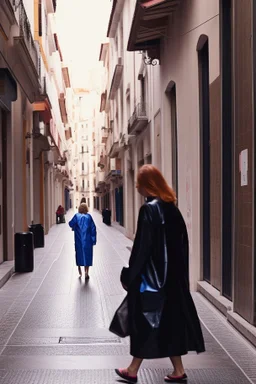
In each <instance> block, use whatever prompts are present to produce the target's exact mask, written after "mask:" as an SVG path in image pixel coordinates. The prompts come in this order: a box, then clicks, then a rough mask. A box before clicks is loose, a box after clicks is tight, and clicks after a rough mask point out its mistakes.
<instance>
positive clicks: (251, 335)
mask: <svg viewBox="0 0 256 384" xmlns="http://www.w3.org/2000/svg"><path fill="white" fill-rule="evenodd" d="M227 319H228V321H229V323H230V324H232V325H233V327H234V328H236V329H237V330H238V331H239V332H240V333H241V334H242V335H243V336H244V337H245V338H246V339H247V340H249V341H250V342H251V343H252V344H253V345H254V346H255V347H256V328H255V327H254V326H253V325H251V324H249V323H248V321H246V320H244V319H243V318H242V317H241V316H239V315H238V314H237V313H234V312H228V315H227Z"/></svg>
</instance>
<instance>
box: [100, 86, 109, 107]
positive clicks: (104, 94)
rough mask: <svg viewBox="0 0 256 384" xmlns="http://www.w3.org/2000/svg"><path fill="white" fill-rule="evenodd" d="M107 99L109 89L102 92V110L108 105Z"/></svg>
mask: <svg viewBox="0 0 256 384" xmlns="http://www.w3.org/2000/svg"><path fill="white" fill-rule="evenodd" d="M106 100H107V91H105V92H104V93H102V94H101V100H100V112H103V111H105V107H106Z"/></svg>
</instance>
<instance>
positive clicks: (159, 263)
mask: <svg viewBox="0 0 256 384" xmlns="http://www.w3.org/2000/svg"><path fill="white" fill-rule="evenodd" d="M137 189H138V192H139V193H140V194H141V195H142V196H144V197H145V198H146V202H145V204H144V205H143V206H142V207H141V209H140V212H139V218H138V225H137V232H136V237H135V241H134V245H133V249H132V253H131V257H130V261H129V268H124V270H123V272H122V274H121V282H122V284H123V286H124V288H125V289H126V290H127V291H128V310H129V328H130V340H131V347H130V353H131V355H132V356H133V360H132V362H131V364H130V365H129V367H128V368H125V369H116V373H117V374H118V375H119V376H120V377H122V378H123V379H125V380H127V381H129V382H134V383H136V382H137V373H138V370H139V368H140V365H141V363H142V361H143V359H155V358H164V357H169V358H170V359H171V362H172V365H173V368H174V370H173V372H172V373H170V374H169V375H167V376H166V377H165V381H166V382H176V383H177V382H185V381H186V380H187V376H186V374H185V371H184V367H183V364H182V358H181V356H182V355H185V354H187V353H188V351H196V352H197V353H200V352H204V351H205V347H204V339H203V335H202V331H201V326H200V322H199V319H198V315H197V312H196V308H195V305H194V302H193V300H192V297H191V294H190V290H189V274H188V256H189V247H188V234H187V229H186V224H185V222H184V219H183V217H182V215H181V213H180V211H179V209H178V208H177V206H176V204H175V203H176V196H175V193H174V191H173V190H172V188H171V187H170V186H169V185H168V184H167V182H166V180H165V179H164V177H163V175H162V174H161V172H160V171H159V170H158V169H157V168H155V167H154V166H152V165H149V164H148V165H144V166H143V167H141V168H140V170H139V172H138V177H137ZM161 215H162V216H161ZM165 244H166V248H164V245H165ZM165 249H166V253H165V255H166V259H167V263H166V264H165V263H164V257H163V255H164V252H165ZM152 263H153V264H152ZM152 265H154V268H153V269H154V270H155V271H156V273H157V276H158V279H159V280H161V279H162V281H163V279H164V275H166V279H165V283H164V287H163V289H161V290H160V291H161V295H162V296H161V299H159V303H158V304H157V305H156V307H155V312H154V316H153V318H152V316H151V317H150V316H149V312H148V310H147V309H146V310H145V307H144V309H143V306H144V305H145V303H144V301H143V300H145V298H144V299H143V300H142V292H143V290H144V289H146V290H148V291H150V290H151V291H152V289H151V288H150V287H149V285H150V284H148V281H149V280H150V273H151V272H148V271H149V270H150V268H151V267H149V266H152ZM165 266H166V267H165ZM151 269H152V268H151ZM151 274H152V273H151ZM145 279H146V280H147V281H145ZM151 285H152V284H151ZM143 287H144V288H143ZM145 287H146V288H145ZM160 291H159V292H160ZM155 292H156V291H155ZM147 294H149V297H152V298H153V300H152V299H151V298H150V299H149V302H148V303H146V305H149V306H150V305H155V303H154V300H155V299H154V297H158V296H154V293H153V296H152V293H151V292H150V293H147ZM150 295H151V296H150ZM159 297H160V296H159ZM157 300H158V299H157ZM160 301H161V303H160ZM151 314H152V313H151ZM152 319H153V320H152ZM158 320H159V321H158Z"/></svg>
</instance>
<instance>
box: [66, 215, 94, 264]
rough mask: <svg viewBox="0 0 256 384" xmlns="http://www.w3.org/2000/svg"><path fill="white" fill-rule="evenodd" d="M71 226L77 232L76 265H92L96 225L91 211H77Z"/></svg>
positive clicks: (70, 223)
mask: <svg viewBox="0 0 256 384" xmlns="http://www.w3.org/2000/svg"><path fill="white" fill-rule="evenodd" d="M69 226H70V227H71V228H72V230H73V231H74V232H75V249H76V265H77V266H86V267H90V266H92V259H93V246H94V245H95V244H96V237H97V232H96V226H95V224H94V221H93V218H92V217H91V215H90V214H89V213H87V214H83V213H76V214H75V216H74V217H73V219H72V220H70V222H69Z"/></svg>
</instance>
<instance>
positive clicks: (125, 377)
mask: <svg viewBox="0 0 256 384" xmlns="http://www.w3.org/2000/svg"><path fill="white" fill-rule="evenodd" d="M115 372H116V374H117V375H118V376H119V377H121V378H122V379H123V380H126V381H127V382H128V383H137V381H138V378H137V376H131V375H129V373H128V371H127V369H115Z"/></svg>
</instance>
